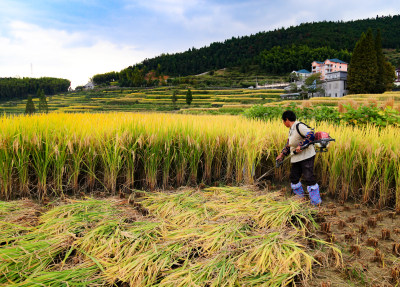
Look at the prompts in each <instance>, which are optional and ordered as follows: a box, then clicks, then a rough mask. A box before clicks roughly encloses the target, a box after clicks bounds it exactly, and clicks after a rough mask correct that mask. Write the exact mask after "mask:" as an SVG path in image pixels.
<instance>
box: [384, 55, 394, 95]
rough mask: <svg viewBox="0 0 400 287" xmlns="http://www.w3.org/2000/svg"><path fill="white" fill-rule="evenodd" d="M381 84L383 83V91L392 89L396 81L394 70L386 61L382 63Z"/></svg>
mask: <svg viewBox="0 0 400 287" xmlns="http://www.w3.org/2000/svg"><path fill="white" fill-rule="evenodd" d="M383 71H384V76H383V82H384V83H385V91H391V90H392V89H393V85H394V80H395V79H396V68H395V67H394V66H393V65H392V64H391V63H390V62H388V61H385V63H384V69H383Z"/></svg>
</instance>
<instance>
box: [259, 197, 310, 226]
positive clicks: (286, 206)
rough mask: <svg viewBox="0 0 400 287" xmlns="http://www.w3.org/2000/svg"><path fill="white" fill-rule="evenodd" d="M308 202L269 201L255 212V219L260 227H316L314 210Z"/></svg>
mask: <svg viewBox="0 0 400 287" xmlns="http://www.w3.org/2000/svg"><path fill="white" fill-rule="evenodd" d="M306 204H307V203H306V202H304V201H298V200H285V201H268V202H267V203H265V204H263V205H260V206H258V207H257V209H256V210H255V213H254V214H253V216H252V217H253V218H254V220H255V222H256V223H257V225H258V226H260V227H267V228H286V227H287V226H288V225H291V226H293V227H294V228H301V229H304V228H309V225H314V226H315V225H316V223H315V221H314V219H313V217H312V213H313V212H312V210H311V209H309V208H307V207H306Z"/></svg>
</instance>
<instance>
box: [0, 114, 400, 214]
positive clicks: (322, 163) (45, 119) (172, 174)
mask: <svg viewBox="0 0 400 287" xmlns="http://www.w3.org/2000/svg"><path fill="white" fill-rule="evenodd" d="M0 124H1V127H2V128H1V130H0V196H1V197H2V198H3V199H13V198H20V197H31V198H37V199H41V200H43V199H45V198H48V197H63V196H64V195H65V194H79V193H82V192H83V193H84V192H91V191H93V190H96V189H102V190H105V191H106V192H107V193H108V194H116V193H118V192H130V191H131V190H134V189H146V190H155V189H171V188H176V187H180V186H187V185H189V186H190V185H191V186H197V185H199V184H206V185H219V184H234V185H241V184H254V183H255V180H256V179H257V178H258V177H259V176H260V175H261V174H263V173H264V172H266V171H267V170H269V169H271V168H273V167H274V165H275V157H276V156H277V154H278V153H279V152H280V151H281V149H282V147H283V145H284V143H285V141H286V137H287V132H288V130H287V128H285V127H284V126H283V124H282V123H281V121H280V120H273V121H269V122H262V121H257V120H249V119H246V118H243V117H237V116H205V115H177V114H156V113H154V114H152V113H135V114H132V113H107V114H63V113H52V114H47V115H34V116H2V117H1V118H0ZM310 125H312V126H313V127H315V128H316V130H317V131H326V132H328V133H329V134H330V135H331V136H332V137H333V138H335V139H336V142H334V143H332V144H331V147H330V149H329V151H328V152H327V153H324V154H319V155H318V156H317V159H316V168H315V170H316V175H317V177H318V180H319V182H320V185H321V186H322V187H323V190H324V191H325V194H326V195H331V196H333V197H335V198H338V199H340V200H342V201H347V200H353V201H356V202H361V203H373V204H378V205H379V206H380V207H394V208H396V209H397V210H400V152H399V151H400V143H399V141H398V139H399V138H400V130H399V129H398V128H395V127H390V126H389V127H385V128H377V127H374V126H369V125H367V126H364V127H349V126H337V125H333V124H326V123H318V124H315V123H310ZM288 172H289V168H288V166H286V167H284V168H283V169H276V170H274V171H273V173H272V174H271V175H270V176H269V177H267V178H265V180H266V182H268V181H288Z"/></svg>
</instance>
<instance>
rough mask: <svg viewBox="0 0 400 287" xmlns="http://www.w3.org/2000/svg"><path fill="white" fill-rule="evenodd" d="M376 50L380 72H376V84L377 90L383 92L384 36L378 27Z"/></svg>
mask: <svg viewBox="0 0 400 287" xmlns="http://www.w3.org/2000/svg"><path fill="white" fill-rule="evenodd" d="M375 51H376V60H377V65H378V73H377V74H376V85H375V92H376V93H378V94H381V93H383V92H385V90H386V87H385V62H386V59H385V56H384V55H383V51H382V37H381V31H380V30H379V29H378V31H377V32H376V37H375Z"/></svg>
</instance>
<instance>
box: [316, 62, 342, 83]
mask: <svg viewBox="0 0 400 287" xmlns="http://www.w3.org/2000/svg"><path fill="white" fill-rule="evenodd" d="M311 67H312V68H311V73H313V74H315V73H321V80H325V77H326V74H328V73H333V72H339V71H341V72H347V67H348V63H346V62H343V61H342V60H339V59H326V60H325V62H318V61H314V62H312V64H311Z"/></svg>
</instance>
